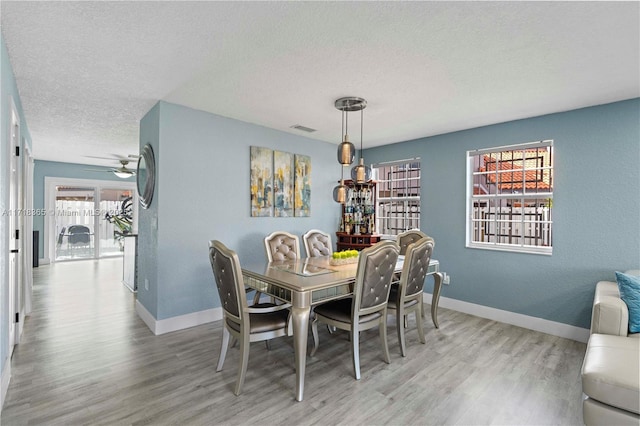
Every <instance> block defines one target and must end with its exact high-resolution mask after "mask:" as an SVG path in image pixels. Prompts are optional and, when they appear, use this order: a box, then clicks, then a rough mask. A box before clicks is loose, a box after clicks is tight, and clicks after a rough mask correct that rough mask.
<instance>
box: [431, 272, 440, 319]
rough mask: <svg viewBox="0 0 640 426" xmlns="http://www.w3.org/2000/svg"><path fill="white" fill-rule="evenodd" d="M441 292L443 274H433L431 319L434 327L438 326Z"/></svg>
mask: <svg viewBox="0 0 640 426" xmlns="http://www.w3.org/2000/svg"><path fill="white" fill-rule="evenodd" d="M440 290H442V272H436V273H435V274H433V294H432V295H431V319H432V320H433V325H435V326H436V328H439V327H440V326H439V325H438V303H439V302H440Z"/></svg>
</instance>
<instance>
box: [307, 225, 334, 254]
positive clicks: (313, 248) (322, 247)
mask: <svg viewBox="0 0 640 426" xmlns="http://www.w3.org/2000/svg"><path fill="white" fill-rule="evenodd" d="M302 241H303V242H304V248H305V250H306V252H307V257H316V256H329V255H330V254H331V253H333V245H332V244H331V236H330V235H329V234H327V233H326V232H322V231H320V230H318V229H312V230H310V231H309V232H307V233H306V234H304V235H303V236H302Z"/></svg>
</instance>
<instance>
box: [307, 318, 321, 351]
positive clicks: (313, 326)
mask: <svg viewBox="0 0 640 426" xmlns="http://www.w3.org/2000/svg"><path fill="white" fill-rule="evenodd" d="M311 334H313V349H311V353H310V354H309V356H314V355H315V354H316V351H317V350H318V346H320V339H319V338H318V318H314V319H313V322H311Z"/></svg>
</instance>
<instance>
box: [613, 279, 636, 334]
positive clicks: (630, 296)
mask: <svg viewBox="0 0 640 426" xmlns="http://www.w3.org/2000/svg"><path fill="white" fill-rule="evenodd" d="M616 279H617V280H618V289H619V290H620V298H621V299H622V301H623V302H624V303H626V304H627V308H629V332H630V333H640V277H636V276H634V275H627V274H623V273H622V272H616Z"/></svg>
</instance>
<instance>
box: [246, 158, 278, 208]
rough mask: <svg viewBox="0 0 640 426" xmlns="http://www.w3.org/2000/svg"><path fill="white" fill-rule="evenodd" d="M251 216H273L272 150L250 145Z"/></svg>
mask: <svg viewBox="0 0 640 426" xmlns="http://www.w3.org/2000/svg"><path fill="white" fill-rule="evenodd" d="M251 216H253V217H270V216H273V151H272V150H271V149H269V148H262V147H259V146H252V147H251Z"/></svg>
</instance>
